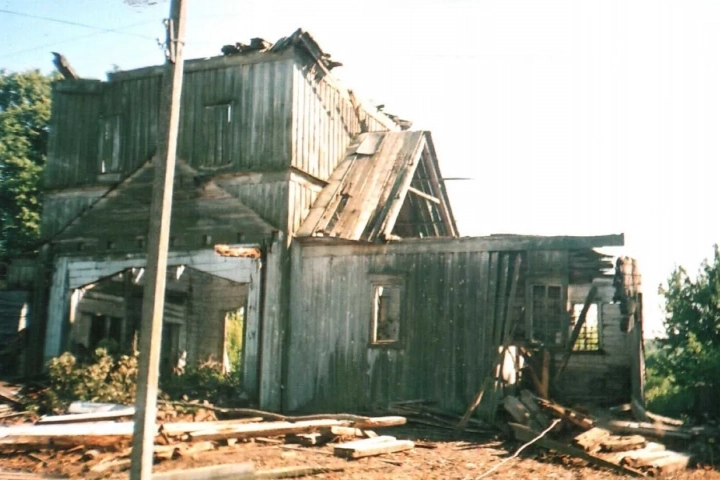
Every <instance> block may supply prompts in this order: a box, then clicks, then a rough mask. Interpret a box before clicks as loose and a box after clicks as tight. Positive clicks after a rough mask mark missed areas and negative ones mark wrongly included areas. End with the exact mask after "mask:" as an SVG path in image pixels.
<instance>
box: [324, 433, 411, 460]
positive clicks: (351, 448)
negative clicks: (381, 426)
mask: <svg viewBox="0 0 720 480" xmlns="http://www.w3.org/2000/svg"><path fill="white" fill-rule="evenodd" d="M414 447H415V444H414V443H413V442H412V441H410V440H397V439H396V438H395V437H388V436H383V437H375V438H366V439H364V440H357V441H354V442H349V443H341V444H340V445H337V446H336V447H335V448H334V449H333V453H334V454H335V455H336V456H338V457H342V458H364V457H372V456H375V455H382V454H384V453H395V452H402V451H404V450H411V449H412V448H414Z"/></svg>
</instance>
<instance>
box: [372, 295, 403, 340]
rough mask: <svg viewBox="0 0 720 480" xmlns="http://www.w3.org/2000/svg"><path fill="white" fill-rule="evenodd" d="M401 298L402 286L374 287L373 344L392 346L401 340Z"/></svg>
mask: <svg viewBox="0 0 720 480" xmlns="http://www.w3.org/2000/svg"><path fill="white" fill-rule="evenodd" d="M400 298H401V286H400V285H397V284H395V285H390V284H382V285H380V284H375V285H373V316H372V343H373V344H375V345H381V344H391V343H396V342H398V341H399V340H400Z"/></svg>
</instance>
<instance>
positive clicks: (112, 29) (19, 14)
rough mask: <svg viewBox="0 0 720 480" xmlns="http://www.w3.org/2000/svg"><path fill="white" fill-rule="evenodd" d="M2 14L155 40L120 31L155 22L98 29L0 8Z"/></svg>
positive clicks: (92, 26)
mask: <svg viewBox="0 0 720 480" xmlns="http://www.w3.org/2000/svg"><path fill="white" fill-rule="evenodd" d="M0 13H5V14H8V15H17V16H19V17H26V18H34V19H36V20H45V21H47V22H55V23H62V24H64V25H73V26H75V27H83V28H91V29H93V30H99V31H102V32H105V33H119V34H121V35H128V36H131V37H138V38H144V39H145V40H148V39H149V40H154V38H152V37H148V36H147V35H140V34H139V33H130V32H122V31H120V30H123V29H126V28H131V27H136V26H138V25H145V24H148V23H153V22H154V21H153V22H143V23H139V24H137V25H131V26H128V27H122V28H119V29H118V28H103V27H98V26H97V25H88V24H87V23H79V22H73V21H70V20H62V19H60V18H52V17H43V16H40V15H32V14H30V13H23V12H15V11H12V10H5V9H1V8H0Z"/></svg>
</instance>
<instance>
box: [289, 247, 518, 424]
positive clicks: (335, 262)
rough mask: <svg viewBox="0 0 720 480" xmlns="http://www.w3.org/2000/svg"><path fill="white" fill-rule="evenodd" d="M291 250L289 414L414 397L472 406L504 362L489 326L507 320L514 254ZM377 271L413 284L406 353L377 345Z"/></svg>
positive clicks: (404, 330) (404, 338) (457, 406)
mask: <svg viewBox="0 0 720 480" xmlns="http://www.w3.org/2000/svg"><path fill="white" fill-rule="evenodd" d="M293 248H295V249H296V251H295V252H294V253H293V265H292V269H293V272H294V274H293V278H292V284H291V305H292V306H293V307H292V309H291V311H290V324H289V327H288V328H289V331H288V332H287V337H286V338H288V342H289V343H288V345H287V346H286V349H287V359H286V364H287V375H286V377H285V381H286V383H285V385H284V394H285V395H284V403H283V409H284V410H288V411H292V410H313V411H341V410H342V411H344V410H353V409H357V410H360V409H364V408H369V407H372V406H373V405H383V404H387V402H389V401H393V400H403V399H404V400H407V399H416V398H425V399H431V400H435V401H437V402H438V404H439V406H440V407H441V408H447V409H450V410H454V411H458V412H460V411H463V410H464V409H465V408H466V407H467V404H468V402H469V401H470V400H471V399H472V398H473V397H474V395H475V394H476V393H477V390H478V388H479V387H480V385H481V384H482V381H483V378H484V377H485V376H486V375H487V374H488V373H489V372H490V369H491V365H492V359H494V357H495V356H496V354H495V352H496V341H497V340H496V338H495V337H496V336H497V332H496V330H497V328H498V325H496V322H495V321H489V319H490V318H493V319H495V318H499V317H494V315H495V307H496V306H499V301H498V298H497V295H498V293H499V292H500V291H501V290H500V288H499V282H498V279H499V278H500V277H501V276H500V266H501V265H503V264H505V265H507V264H512V262H509V261H508V260H509V255H514V253H512V252H503V253H500V252H448V251H445V252H436V253H414V254H413V253H405V254H400V253H392V252H388V253H386V254H384V255H361V254H351V255H334V254H333V248H332V247H309V248H315V251H314V253H313V254H312V255H305V254H303V253H298V251H297V249H298V247H297V246H294V247H293ZM306 248H308V247H306ZM322 248H325V249H327V250H326V255H321V254H319V253H318V250H317V249H322ZM390 250H392V249H390ZM505 258H508V260H505ZM372 273H390V274H392V273H399V274H401V275H402V276H403V277H404V278H405V291H406V298H405V299H404V305H405V308H406V310H405V311H404V313H403V316H402V319H403V320H402V321H403V323H402V324H401V337H402V339H401V347H400V348H393V347H377V346H370V345H369V341H370V322H371V303H372V302H371V300H370V299H371V298H372V296H371V294H372V292H371V288H372V287H371V282H370V277H369V274H372ZM504 276H505V278H507V277H508V275H504ZM512 304H513V305H516V302H512Z"/></svg>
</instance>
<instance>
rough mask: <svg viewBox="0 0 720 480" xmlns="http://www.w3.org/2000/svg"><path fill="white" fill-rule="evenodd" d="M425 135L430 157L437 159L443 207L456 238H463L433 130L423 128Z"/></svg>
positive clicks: (436, 165)
mask: <svg viewBox="0 0 720 480" xmlns="http://www.w3.org/2000/svg"><path fill="white" fill-rule="evenodd" d="M422 132H423V136H424V137H425V142H426V143H427V148H428V150H429V151H430V157H431V158H433V159H434V160H435V161H434V162H432V163H433V164H434V166H435V170H436V175H437V177H438V182H437V183H438V189H439V190H440V194H441V195H442V201H443V205H442V207H443V208H444V209H445V211H446V212H447V214H448V218H449V220H450V227H451V228H452V233H453V236H454V237H455V238H461V237H460V230H458V226H457V221H456V220H455V214H454V213H453V210H452V205H451V204H450V197H449V196H448V193H447V188H446V187H445V179H444V178H443V176H442V171H441V169H440V159H439V157H438V154H437V150H436V149H435V142H434V141H433V138H432V132H430V130H422Z"/></svg>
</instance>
